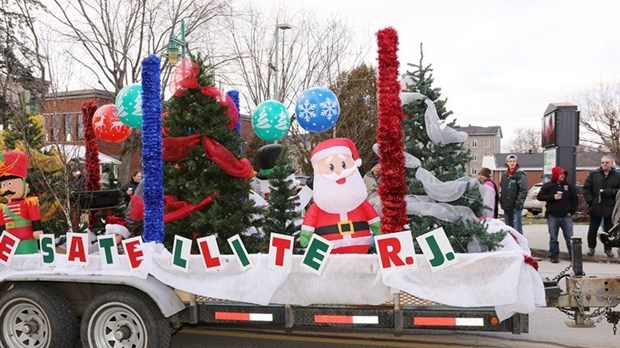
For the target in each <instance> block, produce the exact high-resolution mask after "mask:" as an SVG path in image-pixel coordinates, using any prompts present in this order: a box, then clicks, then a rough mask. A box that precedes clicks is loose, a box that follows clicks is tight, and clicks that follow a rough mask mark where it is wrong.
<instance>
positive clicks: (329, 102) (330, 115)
mask: <svg viewBox="0 0 620 348" xmlns="http://www.w3.org/2000/svg"><path fill="white" fill-rule="evenodd" d="M295 116H296V119H297V122H298V123H299V125H300V126H301V128H303V129H305V130H307V131H308V132H313V133H320V132H324V131H326V130H329V129H331V128H332V127H334V125H335V124H336V121H338V117H339V116H340V104H338V98H336V95H335V94H334V92H332V91H330V90H329V89H327V88H324V87H313V88H310V89H307V90H305V91H303V93H302V94H301V96H300V97H299V99H297V103H296V104H295Z"/></svg>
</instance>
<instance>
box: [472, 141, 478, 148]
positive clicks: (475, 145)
mask: <svg viewBox="0 0 620 348" xmlns="http://www.w3.org/2000/svg"><path fill="white" fill-rule="evenodd" d="M471 147H472V148H476V147H478V140H475V139H474V140H472V141H471Z"/></svg>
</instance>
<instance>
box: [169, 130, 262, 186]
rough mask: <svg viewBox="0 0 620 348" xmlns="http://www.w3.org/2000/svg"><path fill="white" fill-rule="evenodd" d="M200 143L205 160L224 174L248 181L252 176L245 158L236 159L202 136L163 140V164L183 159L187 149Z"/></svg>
mask: <svg viewBox="0 0 620 348" xmlns="http://www.w3.org/2000/svg"><path fill="white" fill-rule="evenodd" d="M201 142H202V146H203V150H204V153H205V155H206V156H207V158H209V159H210V160H212V161H213V162H214V163H215V164H217V165H218V166H219V167H220V168H222V170H223V171H224V172H226V174H228V175H230V176H234V177H236V178H241V179H248V180H249V179H251V178H252V177H253V176H254V169H253V168H252V164H251V163H250V161H248V159H247V158H242V159H237V158H236V157H235V155H234V154H233V153H232V152H230V150H228V149H227V148H226V146H224V145H222V144H220V143H218V142H217V141H215V140H213V139H211V138H209V137H208V136H206V135H202V134H193V135H188V136H185V137H166V138H163V139H162V146H163V160H164V162H175V161H179V160H181V159H183V158H185V157H186V156H187V154H188V153H189V149H190V148H193V147H194V146H196V145H198V144H200V143H201Z"/></svg>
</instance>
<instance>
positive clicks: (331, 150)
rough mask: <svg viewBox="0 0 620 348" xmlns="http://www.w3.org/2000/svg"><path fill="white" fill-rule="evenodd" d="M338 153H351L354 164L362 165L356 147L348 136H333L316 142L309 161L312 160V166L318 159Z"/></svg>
mask: <svg viewBox="0 0 620 348" xmlns="http://www.w3.org/2000/svg"><path fill="white" fill-rule="evenodd" d="M340 153H345V154H348V155H351V157H353V160H354V161H355V165H356V166H358V167H359V166H361V165H362V159H361V158H360V154H359V152H357V147H355V144H354V143H353V141H351V139H348V138H334V139H328V140H325V141H323V142H320V143H318V144H317V145H316V146H315V147H314V149H313V150H312V153H311V154H310V161H312V166H315V165H316V163H317V162H318V161H319V160H321V159H323V158H325V157H328V156H332V155H336V154H340Z"/></svg>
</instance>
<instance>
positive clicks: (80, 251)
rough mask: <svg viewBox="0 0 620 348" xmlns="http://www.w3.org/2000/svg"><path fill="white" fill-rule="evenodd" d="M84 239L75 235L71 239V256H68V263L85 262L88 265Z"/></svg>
mask: <svg viewBox="0 0 620 348" xmlns="http://www.w3.org/2000/svg"><path fill="white" fill-rule="evenodd" d="M84 238H85V236H81V235H79V234H73V236H72V237H71V245H69V255H67V261H69V262H76V261H78V262H83V263H86V250H84Z"/></svg>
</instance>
